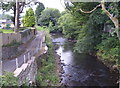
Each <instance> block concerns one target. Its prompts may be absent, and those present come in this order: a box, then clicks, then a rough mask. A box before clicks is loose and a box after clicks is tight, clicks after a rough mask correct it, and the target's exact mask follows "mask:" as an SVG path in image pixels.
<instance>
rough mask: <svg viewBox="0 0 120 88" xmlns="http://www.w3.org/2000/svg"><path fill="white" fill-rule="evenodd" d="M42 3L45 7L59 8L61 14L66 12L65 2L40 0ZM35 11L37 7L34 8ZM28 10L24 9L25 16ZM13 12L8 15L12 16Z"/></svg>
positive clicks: (60, 0) (61, 0)
mask: <svg viewBox="0 0 120 88" xmlns="http://www.w3.org/2000/svg"><path fill="white" fill-rule="evenodd" d="M38 1H40V2H42V3H43V4H44V6H45V7H48V8H57V9H59V11H60V12H62V11H64V4H63V0H38ZM32 8H33V9H34V11H35V9H36V6H33V7H32ZM27 9H28V8H24V11H23V14H22V15H24V14H25V12H26V10H27ZM0 13H2V11H1V10H0ZM12 13H13V11H12V10H11V11H10V12H7V13H6V14H9V15H12Z"/></svg>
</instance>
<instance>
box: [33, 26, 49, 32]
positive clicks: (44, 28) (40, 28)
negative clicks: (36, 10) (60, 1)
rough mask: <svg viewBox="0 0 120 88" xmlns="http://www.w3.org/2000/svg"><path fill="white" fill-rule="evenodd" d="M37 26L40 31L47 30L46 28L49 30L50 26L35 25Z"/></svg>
mask: <svg viewBox="0 0 120 88" xmlns="http://www.w3.org/2000/svg"><path fill="white" fill-rule="evenodd" d="M35 27H36V29H37V30H38V31H46V30H48V28H47V27H45V26H35Z"/></svg>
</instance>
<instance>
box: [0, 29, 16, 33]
mask: <svg viewBox="0 0 120 88" xmlns="http://www.w3.org/2000/svg"><path fill="white" fill-rule="evenodd" d="M0 31H1V32H2V33H14V31H13V30H6V29H0Z"/></svg>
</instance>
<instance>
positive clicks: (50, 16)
mask: <svg viewBox="0 0 120 88" xmlns="http://www.w3.org/2000/svg"><path fill="white" fill-rule="evenodd" d="M59 17H60V12H59V10H58V9H54V8H46V9H45V10H43V11H42V13H41V15H40V18H39V19H38V24H39V25H41V26H49V23H50V22H52V24H53V26H55V25H56V23H57V19H58V18H59Z"/></svg>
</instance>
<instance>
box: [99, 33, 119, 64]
mask: <svg viewBox="0 0 120 88" xmlns="http://www.w3.org/2000/svg"><path fill="white" fill-rule="evenodd" d="M97 49H98V52H97V55H98V56H100V57H102V59H104V60H105V61H108V62H112V63H115V64H117V62H118V58H120V41H119V40H118V38H117V37H116V36H113V37H112V36H109V35H107V34H104V35H103V40H102V42H101V43H100V44H99V45H97Z"/></svg>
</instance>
